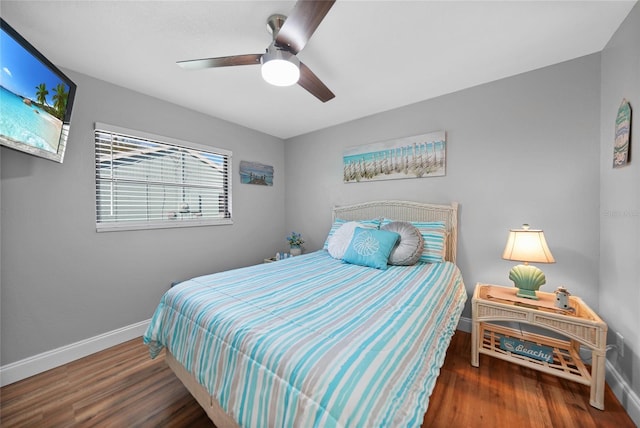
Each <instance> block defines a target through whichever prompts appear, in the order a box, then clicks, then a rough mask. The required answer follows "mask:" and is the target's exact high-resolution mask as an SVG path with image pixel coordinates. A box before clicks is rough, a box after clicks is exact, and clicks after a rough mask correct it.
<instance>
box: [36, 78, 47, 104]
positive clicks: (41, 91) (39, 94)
mask: <svg viewBox="0 0 640 428" xmlns="http://www.w3.org/2000/svg"><path fill="white" fill-rule="evenodd" d="M47 95H49V91H48V90H47V85H45V84H44V83H41V84H39V85H38V86H36V99H37V100H38V103H40V104H42V105H47Z"/></svg>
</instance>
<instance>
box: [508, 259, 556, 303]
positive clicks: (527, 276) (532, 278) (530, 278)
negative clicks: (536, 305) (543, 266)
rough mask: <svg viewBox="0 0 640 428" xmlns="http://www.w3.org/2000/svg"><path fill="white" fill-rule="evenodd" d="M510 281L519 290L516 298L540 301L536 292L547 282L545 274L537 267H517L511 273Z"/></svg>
mask: <svg viewBox="0 0 640 428" xmlns="http://www.w3.org/2000/svg"><path fill="white" fill-rule="evenodd" d="M509 279H510V280H511V281H513V284H514V285H515V286H516V287H517V288H518V292H517V293H516V296H518V297H524V298H525V299H534V300H538V296H536V291H538V289H539V288H540V287H541V286H542V285H544V284H545V283H546V282H547V279H546V278H545V276H544V273H543V272H542V271H541V270H540V269H539V268H537V267H536V266H531V265H517V266H514V267H513V268H512V269H511V271H509Z"/></svg>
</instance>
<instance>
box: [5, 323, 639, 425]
mask: <svg viewBox="0 0 640 428" xmlns="http://www.w3.org/2000/svg"><path fill="white" fill-rule="evenodd" d="M470 352H471V350H470V335H469V334H468V333H464V332H460V331H458V332H457V333H456V334H455V336H454V338H453V340H452V342H451V346H450V347H449V350H448V352H447V358H446V360H445V364H444V366H443V368H442V370H441V373H440V377H439V378H438V382H437V383H436V387H435V389H434V391H433V395H432V396H431V400H430V404H429V411H428V412H427V414H426V415H425V418H424V422H423V425H422V426H423V427H425V428H426V427H446V428H457V427H465V428H466V427H479V428H481V427H492V428H493V427H502V426H505V427H518V428H526V427H532V428H534V427H535V428H541V427H576V428H588V427H616V428H626V427H635V425H634V424H633V422H632V421H631V419H630V418H629V416H628V415H627V414H626V413H625V411H624V409H623V408H622V407H621V405H620V403H619V402H618V401H617V399H616V398H615V396H614V395H613V394H612V392H611V390H610V389H609V387H608V386H607V390H606V393H605V408H606V410H605V411H600V410H597V409H594V408H593V407H591V406H589V389H588V388H587V387H585V386H584V385H579V384H576V383H574V382H569V381H565V380H562V379H558V378H556V377H553V376H550V375H546V374H542V373H538V372H535V371H533V370H530V369H526V368H521V367H519V366H516V365H513V364H509V363H506V362H504V361H500V360H496V359H492V358H488V357H486V356H483V355H481V356H480V367H479V368H474V367H472V366H471V364H470V363H469V354H470ZM0 426H2V427H7V428H8V427H72V426H73V427H91V426H96V427H175V428H178V427H212V426H213V424H212V423H211V421H210V420H209V419H208V418H207V416H206V414H205V413H204V411H203V410H202V409H201V408H200V406H199V405H198V404H197V403H196V401H195V400H194V399H193V398H192V397H191V395H189V392H187V390H186V389H185V388H184V387H183V386H182V384H181V383H180V381H179V380H178V379H177V378H176V377H175V376H174V375H173V373H172V372H171V370H169V368H168V367H167V366H166V365H165V364H164V359H163V358H161V357H159V358H156V359H155V360H151V359H150V358H149V356H148V351H147V348H146V346H144V345H143V344H142V341H141V340H140V339H135V340H132V341H129V342H126V343H123V344H121V345H118V346H115V347H113V348H110V349H107V350H105V351H102V352H99V353H97V354H94V355H91V356H89V357H86V358H83V359H81V360H78V361H75V362H72V363H69V364H67V365H65V366H62V367H58V368H55V369H52V370H49V371H47V372H45V373H42V374H39V375H36V376H33V377H31V378H29V379H25V380H23V381H20V382H16V383H14V384H11V385H7V386H5V387H3V388H1V389H0Z"/></svg>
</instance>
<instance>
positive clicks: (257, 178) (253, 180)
mask: <svg viewBox="0 0 640 428" xmlns="http://www.w3.org/2000/svg"><path fill="white" fill-rule="evenodd" d="M240 182H241V183H244V184H259V185H262V186H273V167H272V166H271V165H264V164H261V163H259V162H248V161H240Z"/></svg>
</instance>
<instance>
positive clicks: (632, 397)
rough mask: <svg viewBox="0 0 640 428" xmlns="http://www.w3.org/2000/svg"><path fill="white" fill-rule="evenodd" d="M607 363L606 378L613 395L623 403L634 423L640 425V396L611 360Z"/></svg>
mask: <svg viewBox="0 0 640 428" xmlns="http://www.w3.org/2000/svg"><path fill="white" fill-rule="evenodd" d="M606 365H607V370H606V377H605V378H606V380H607V384H609V387H610V388H611V391H613V395H615V396H616V398H617V399H618V401H619V402H620V404H622V407H624V409H625V410H626V411H627V414H628V415H629V417H630V418H631V420H632V421H633V423H634V424H636V426H639V427H640V397H638V394H636V393H635V392H634V391H633V390H632V389H631V388H630V387H629V384H628V383H627V382H626V381H625V380H624V378H623V377H622V376H621V375H620V373H619V372H618V371H617V370H616V369H615V367H614V366H613V364H611V363H610V362H609V360H607V363H606Z"/></svg>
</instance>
